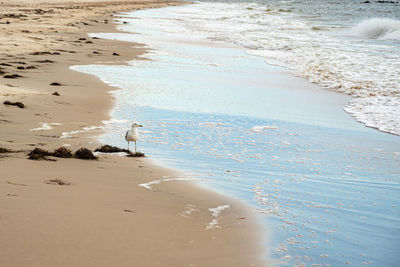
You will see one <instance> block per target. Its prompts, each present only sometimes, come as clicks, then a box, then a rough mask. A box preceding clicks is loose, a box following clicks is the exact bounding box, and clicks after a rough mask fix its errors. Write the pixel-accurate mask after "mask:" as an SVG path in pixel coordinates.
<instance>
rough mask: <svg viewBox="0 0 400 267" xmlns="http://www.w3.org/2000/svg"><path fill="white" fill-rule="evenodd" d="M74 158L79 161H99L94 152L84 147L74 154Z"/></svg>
mask: <svg viewBox="0 0 400 267" xmlns="http://www.w3.org/2000/svg"><path fill="white" fill-rule="evenodd" d="M74 157H75V158H78V159H89V160H94V159H97V157H96V156H95V155H93V153H92V151H90V150H89V149H87V148H84V147H82V148H80V149H79V150H77V151H76V152H75V154H74Z"/></svg>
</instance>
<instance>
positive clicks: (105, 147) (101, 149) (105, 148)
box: [94, 145, 131, 154]
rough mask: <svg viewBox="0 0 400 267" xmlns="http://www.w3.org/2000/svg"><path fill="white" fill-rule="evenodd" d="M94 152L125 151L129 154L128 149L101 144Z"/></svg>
mask: <svg viewBox="0 0 400 267" xmlns="http://www.w3.org/2000/svg"><path fill="white" fill-rule="evenodd" d="M94 152H102V153H118V152H125V153H128V154H130V153H131V152H130V151H129V150H128V149H123V148H119V147H116V146H110V145H103V146H101V147H99V148H96V149H95V151H94Z"/></svg>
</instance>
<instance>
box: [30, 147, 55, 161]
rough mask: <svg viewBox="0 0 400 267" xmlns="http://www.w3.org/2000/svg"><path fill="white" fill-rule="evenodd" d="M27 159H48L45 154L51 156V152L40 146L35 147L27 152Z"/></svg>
mask: <svg viewBox="0 0 400 267" xmlns="http://www.w3.org/2000/svg"><path fill="white" fill-rule="evenodd" d="M28 156H29V157H28V159H30V160H49V159H48V158H46V157H47V156H51V153H50V152H49V151H47V150H44V149H41V148H38V147H37V148H35V149H34V150H32V151H31V152H29V154H28Z"/></svg>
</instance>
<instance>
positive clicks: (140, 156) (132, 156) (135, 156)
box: [127, 151, 146, 158]
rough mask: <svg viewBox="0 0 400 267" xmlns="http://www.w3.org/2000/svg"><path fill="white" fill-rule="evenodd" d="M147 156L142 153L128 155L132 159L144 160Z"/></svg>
mask: <svg viewBox="0 0 400 267" xmlns="http://www.w3.org/2000/svg"><path fill="white" fill-rule="evenodd" d="M145 156H146V155H145V154H144V153H142V152H139V151H138V152H135V153H132V152H130V153H129V154H128V155H127V157H130V158H143V157H145Z"/></svg>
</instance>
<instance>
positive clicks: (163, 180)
mask: <svg viewBox="0 0 400 267" xmlns="http://www.w3.org/2000/svg"><path fill="white" fill-rule="evenodd" d="M170 181H196V179H193V178H185V177H177V178H165V179H159V180H152V181H150V182H147V183H143V184H139V185H138V186H140V187H143V188H145V189H148V190H153V188H152V187H151V186H152V185H155V184H160V183H163V182H170Z"/></svg>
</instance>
